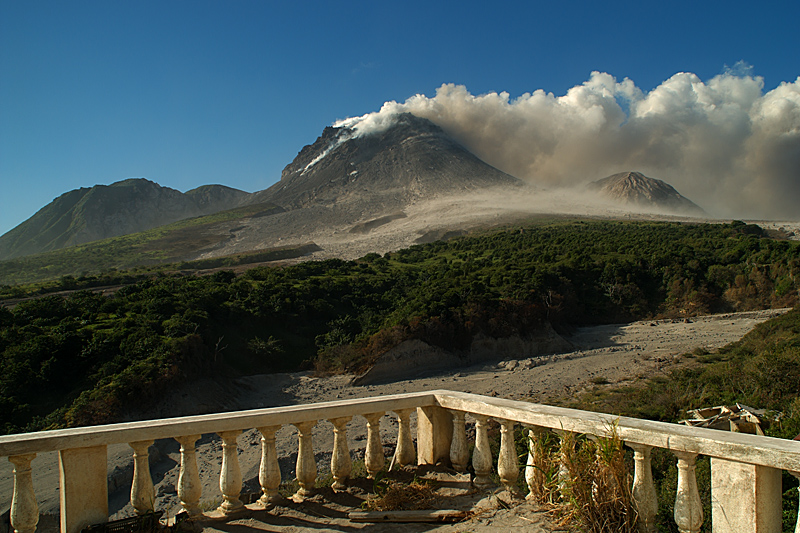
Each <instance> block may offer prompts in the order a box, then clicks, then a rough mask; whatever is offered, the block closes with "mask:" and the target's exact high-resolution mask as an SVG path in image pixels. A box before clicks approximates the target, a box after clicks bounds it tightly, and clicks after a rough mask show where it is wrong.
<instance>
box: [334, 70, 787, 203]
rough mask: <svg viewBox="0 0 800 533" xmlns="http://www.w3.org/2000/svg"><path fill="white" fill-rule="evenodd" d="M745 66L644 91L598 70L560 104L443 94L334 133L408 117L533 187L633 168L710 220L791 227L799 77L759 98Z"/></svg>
mask: <svg viewBox="0 0 800 533" xmlns="http://www.w3.org/2000/svg"><path fill="white" fill-rule="evenodd" d="M745 67H746V65H739V64H737V65H736V66H735V67H734V68H733V69H728V70H726V71H725V72H724V73H723V74H720V75H719V76H716V77H714V78H712V79H710V80H708V81H705V82H704V81H702V80H701V79H700V78H699V77H698V76H696V75H695V74H692V73H686V72H682V73H678V74H675V75H674V76H672V77H671V78H669V79H668V80H666V81H664V82H663V83H662V84H661V85H659V86H658V87H656V88H655V89H653V90H652V91H649V92H647V93H644V92H643V91H641V90H640V89H639V88H638V87H636V85H635V84H634V82H633V81H631V80H629V79H627V78H626V79H624V80H622V81H621V82H618V81H617V80H616V78H614V77H613V76H611V75H609V74H606V73H602V72H593V73H592V74H591V76H590V78H589V80H588V81H586V82H584V83H583V84H581V85H578V86H576V87H573V88H571V89H570V90H569V91H567V93H566V94H565V95H563V96H555V95H553V94H552V93H546V92H544V91H542V90H537V91H535V92H533V93H526V94H523V95H521V96H519V97H518V98H515V99H512V98H511V97H510V95H509V94H508V93H505V92H501V93H488V94H484V95H478V96H475V95H472V94H471V93H470V92H469V91H468V90H467V88H466V87H464V86H461V85H453V84H445V85H442V86H441V87H439V89H437V91H436V95H435V96H434V97H432V98H429V97H427V96H425V95H421V94H418V95H415V96H412V97H411V98H409V99H408V100H406V101H405V102H404V103H397V102H387V103H385V104H384V105H383V107H382V108H381V110H380V111H378V112H376V113H370V114H367V115H364V116H362V117H356V118H352V119H347V120H344V121H340V122H338V123H337V124H336V125H337V126H349V127H351V128H353V129H354V134H355V135H366V134H369V133H374V132H378V131H383V130H385V129H386V128H388V127H389V126H390V125H391V124H392V121H393V117H394V116H395V115H397V114H398V113H402V112H411V113H413V114H414V115H417V116H420V117H425V118H428V119H430V120H431V121H433V122H434V123H436V124H438V125H439V126H440V127H442V129H444V130H445V131H446V132H448V133H449V134H450V135H452V136H453V137H454V138H455V139H456V140H458V141H459V142H461V143H462V144H463V145H464V146H466V147H467V148H468V149H470V150H471V151H473V152H474V153H475V154H476V155H478V156H479V157H480V158H482V159H483V160H485V161H486V162H488V163H490V164H492V165H494V166H496V167H498V168H500V169H501V170H504V171H506V172H508V173H509V174H512V175H514V176H517V177H519V178H522V179H525V180H528V181H530V182H533V183H535V184H537V185H540V186H543V187H551V188H553V187H561V186H571V185H576V184H580V183H584V182H587V181H590V180H594V179H598V178H602V177H605V176H607V175H609V174H612V173H615V172H620V171H623V170H638V171H641V172H644V173H645V174H647V175H648V176H650V177H653V178H658V179H663V180H664V181H667V182H668V183H670V184H671V185H673V186H674V187H675V188H676V189H678V190H679V191H680V192H681V193H682V194H684V195H685V196H688V197H689V198H690V199H692V200H693V201H695V202H696V203H698V204H700V205H701V206H702V207H704V208H705V209H706V210H708V211H710V212H712V213H714V214H717V215H720V216H735V217H788V218H800V207H798V206H800V77H798V79H797V80H796V81H794V82H792V83H782V84H781V85H780V86H779V87H777V88H776V89H774V90H772V91H770V92H768V93H766V94H764V93H763V86H764V84H763V80H762V78H760V77H757V76H753V75H752V74H751V69H749V68H745Z"/></svg>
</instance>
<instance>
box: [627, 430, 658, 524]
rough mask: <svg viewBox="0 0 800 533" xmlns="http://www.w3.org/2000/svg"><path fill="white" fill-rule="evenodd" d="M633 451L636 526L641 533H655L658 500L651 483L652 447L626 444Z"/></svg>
mask: <svg viewBox="0 0 800 533" xmlns="http://www.w3.org/2000/svg"><path fill="white" fill-rule="evenodd" d="M626 444H627V445H628V446H629V447H630V448H631V449H632V450H633V465H634V471H633V486H632V488H631V494H632V495H633V501H634V502H635V504H636V509H637V512H638V513H639V518H638V526H639V531H641V532H642V533H655V531H657V528H656V513H658V498H657V497H656V486H655V483H653V471H652V467H651V458H650V452H651V451H652V449H653V447H652V446H647V445H645V444H635V443H631V442H628V443H626Z"/></svg>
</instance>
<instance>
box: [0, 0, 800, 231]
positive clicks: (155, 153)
mask: <svg viewBox="0 0 800 533" xmlns="http://www.w3.org/2000/svg"><path fill="white" fill-rule="evenodd" d="M798 20H800V2H797V1H796V0H792V1H786V2H761V3H753V2H730V1H729V2H680V1H679V2H659V3H657V4H656V3H649V2H641V1H638V2H605V3H600V2H572V3H563V2H547V3H545V2H520V3H518V4H514V3H505V4H504V3H494V2H492V3H489V2H467V1H461V2H447V3H437V2H431V1H426V2H403V3H391V4H389V3H384V2H336V3H333V2H302V1H298V2H291V3H289V2H280V3H278V2H268V1H247V0H237V1H235V2H222V1H215V2H205V1H163V2H147V1H137V2H122V1H120V2H116V1H115V2H108V1H98V2H86V1H80V0H72V1H70V2H56V1H30V2H21V1H20V2H11V1H4V2H2V3H0V183H2V190H1V191H0V234H2V233H5V232H6V231H8V230H9V229H11V228H12V227H14V226H16V225H17V224H19V223H20V222H22V221H24V220H25V219H27V218H28V217H30V216H31V215H33V214H34V213H35V212H36V211H37V210H38V209H39V208H41V207H42V206H44V205H45V204H47V203H48V202H50V201H51V200H53V199H54V198H55V197H56V196H58V195H60V194H62V193H64V192H66V191H68V190H71V189H75V188H79V187H90V186H92V185H95V184H108V183H112V182H115V181H119V180H121V179H125V178H128V177H146V178H148V179H151V180H153V181H156V182H158V183H160V184H162V185H165V186H169V187H173V188H176V189H178V190H181V191H186V190H188V189H191V188H194V187H197V186H199V185H203V184H207V183H222V184H225V185H229V186H232V187H236V188H239V189H243V190H246V191H251V192H252V191H256V190H261V189H264V188H266V187H268V186H269V185H271V184H272V183H274V182H275V181H276V180H277V179H278V178H279V177H280V172H281V169H282V168H283V167H284V166H285V165H286V164H288V163H289V162H290V161H291V160H292V159H293V158H294V156H295V155H296V154H297V152H298V151H299V150H300V149H301V148H302V147H303V146H304V145H305V144H310V143H311V142H313V141H314V140H315V139H316V137H317V136H318V135H319V134H320V132H321V131H322V128H323V127H325V126H327V125H330V124H331V123H333V122H334V121H336V120H338V119H343V118H346V117H350V116H356V115H363V114H365V113H369V112H373V111H377V110H378V109H380V107H381V105H382V104H383V103H384V102H385V101H388V100H396V101H398V102H403V101H405V100H406V99H407V98H409V97H411V96H413V95H415V94H418V93H421V94H425V95H428V96H433V95H434V94H435V91H436V89H437V88H438V87H440V86H441V85H442V84H444V83H454V84H457V85H463V86H465V87H466V88H467V90H468V91H469V92H470V93H471V94H473V95H480V94H484V93H488V92H493V91H496V92H500V91H506V92H508V93H509V94H510V95H511V98H512V99H513V98H516V97H518V96H520V95H522V94H523V93H526V92H533V91H535V90H537V89H543V90H545V91H546V92H552V93H554V94H555V95H556V96H559V95H563V94H565V93H566V91H567V90H569V89H570V88H571V87H574V86H576V85H580V84H582V83H584V82H585V81H587V80H588V79H589V78H590V76H591V73H592V71H601V72H607V73H609V74H611V75H612V76H614V77H616V78H617V79H618V80H622V79H623V78H626V77H627V78H630V79H631V80H633V82H634V83H635V84H636V85H637V86H638V87H639V88H640V89H641V90H642V91H645V92H646V91H650V90H652V89H653V88H654V87H656V86H658V85H659V84H661V83H662V82H663V81H664V80H666V79H668V78H670V77H671V76H673V75H674V74H676V73H678V72H692V73H694V74H696V75H697V76H699V77H700V79H702V80H708V79H711V78H713V77H714V76H716V75H718V74H720V73H721V72H723V71H724V70H725V68H726V66H728V67H730V66H733V65H735V64H737V63H739V62H744V63H746V64H747V65H751V66H752V73H753V74H754V75H757V76H761V77H763V78H764V91H765V92H766V91H769V90H771V89H773V88H775V87H776V86H778V85H779V84H780V83H781V82H794V81H795V79H797V77H798V75H800V62H799V61H798V59H800V45H799V44H798V38H797V21H798Z"/></svg>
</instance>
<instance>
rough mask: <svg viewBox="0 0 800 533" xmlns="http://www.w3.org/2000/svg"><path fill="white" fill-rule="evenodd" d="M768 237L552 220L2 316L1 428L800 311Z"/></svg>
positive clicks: (156, 280)
mask: <svg viewBox="0 0 800 533" xmlns="http://www.w3.org/2000/svg"><path fill="white" fill-rule="evenodd" d="M757 229H758V228H755V227H748V226H746V225H744V224H741V223H738V224H731V225H706V224H676V223H619V222H584V221H575V222H557V223H553V222H539V223H538V224H536V223H534V224H530V225H526V226H515V227H510V228H507V229H505V230H502V231H493V232H486V233H482V234H477V235H475V236H472V237H466V238H457V239H454V240H451V241H448V242H441V241H440V242H435V243H431V244H426V245H418V246H414V247H412V248H409V249H405V250H400V251H397V252H393V253H391V254H387V255H386V256H384V257H381V256H379V255H377V254H370V255H367V256H365V257H364V258H362V259H361V260H359V261H341V260H328V261H321V262H305V263H301V264H298V265H295V266H291V267H281V268H267V267H259V268H254V269H252V270H249V271H248V272H246V273H245V274H243V275H241V276H238V277H237V276H236V275H234V274H233V273H232V272H225V271H221V272H216V273H214V274H212V275H209V276H203V277H197V276H164V275H162V276H156V277H151V278H148V279H145V280H142V281H139V282H137V283H135V284H132V285H128V286H125V287H122V288H120V289H119V290H117V291H116V292H115V293H114V294H113V295H111V296H102V295H100V294H96V293H89V292H86V291H81V292H77V293H74V294H73V295H70V296H68V297H66V298H64V297H60V296H48V297H44V298H40V299H36V300H30V301H26V302H22V303H19V304H18V305H17V306H16V307H14V308H13V309H12V310H8V309H0V326H1V327H0V348H2V354H3V355H2V358H1V359H0V362H1V363H0V364H2V368H0V396H1V397H0V413H3V415H4V416H5V418H4V419H3V420H2V421H0V423H2V424H3V425H4V426H5V428H6V431H19V430H20V429H22V428H29V429H34V428H40V427H45V426H48V425H50V424H58V425H64V424H67V425H75V424H93V423H102V422H106V421H111V420H118V419H119V418H120V417H121V416H122V415H123V413H124V412H125V409H126V405H127V402H128V398H132V397H137V398H140V399H141V398H148V399H149V401H153V402H156V401H158V398H159V397H160V394H161V393H162V392H163V391H165V390H168V389H170V388H171V387H172V385H173V384H174V383H176V382H178V381H181V382H183V381H185V380H188V379H194V378H196V377H198V376H202V375H209V374H214V375H226V374H227V375H231V374H233V375H237V374H238V375H242V374H244V375H249V374H255V373H264V372H275V371H286V370H293V369H298V368H310V367H311V366H314V367H316V368H317V369H319V370H320V371H328V372H330V371H334V372H336V371H342V370H347V371H350V372H353V371H358V370H363V369H365V368H368V367H369V366H370V365H371V364H372V363H373V362H374V361H375V360H376V358H377V357H378V356H379V355H380V354H382V353H384V352H385V351H386V350H388V349H390V348H392V347H394V346H397V345H398V344H400V343H401V342H403V341H405V340H417V341H420V342H423V343H426V344H428V345H430V346H435V347H438V349H441V350H444V351H445V352H447V353H450V354H453V355H455V356H456V357H461V356H462V355H463V354H467V353H469V352H470V349H471V348H470V346H471V344H472V342H473V340H474V339H477V338H486V337H489V338H508V337H514V336H519V337H521V338H529V337H530V336H532V335H535V334H536V332H537V331H539V330H540V329H541V328H542V327H544V326H545V324H548V323H549V324H552V325H554V326H555V327H556V328H569V327H571V326H574V325H580V324H595V323H609V322H617V323H618V322H623V321H626V320H631V319H637V318H644V317H651V316H659V315H661V316H674V317H677V316H693V315H696V314H704V313H709V312H718V311H727V310H747V309H761V308H769V307H787V306H791V305H795V304H796V303H797V302H798V295H799V294H800V292H799V290H800V286H798V283H797V280H798V279H800V277H799V276H798V274H800V243H796V242H790V241H775V240H773V239H769V238H763V237H760V236H758V235H755V234H754V233H756V230H757ZM76 353H78V354H81V355H80V357H78V358H77V359H76V357H75V354H76ZM459 354H462V355H459ZM37 391H48V393H47V394H41V393H40V392H37ZM141 407H142V408H146V406H144V405H141Z"/></svg>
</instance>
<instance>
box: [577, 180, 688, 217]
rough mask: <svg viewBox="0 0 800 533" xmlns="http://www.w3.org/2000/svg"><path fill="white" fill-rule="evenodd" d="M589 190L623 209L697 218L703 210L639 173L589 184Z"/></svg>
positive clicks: (670, 186) (669, 187)
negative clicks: (639, 208)
mask: <svg viewBox="0 0 800 533" xmlns="http://www.w3.org/2000/svg"><path fill="white" fill-rule="evenodd" d="M588 188H589V190H592V191H596V192H598V193H599V194H600V195H601V196H604V197H605V198H607V199H611V200H614V201H616V202H620V203H623V204H627V205H635V206H639V207H645V208H650V209H657V210H664V211H670V212H677V213H683V214H695V215H699V214H702V213H703V210H702V209H701V208H700V207H699V206H697V204H695V203H694V202H692V201H691V200H689V199H688V198H686V197H685V196H683V195H681V194H680V193H679V192H678V191H676V190H675V188H674V187H672V185H670V184H668V183H666V182H664V181H661V180H659V179H655V178H648V177H647V176H645V175H644V174H642V173H641V172H630V171H629V172H620V173H618V174H612V175H611V176H608V177H607V178H603V179H600V180H597V181H593V182H591V183H590V184H589V185H588Z"/></svg>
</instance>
